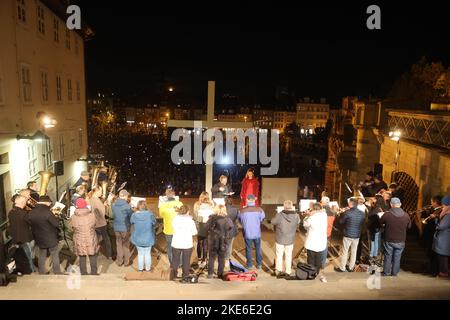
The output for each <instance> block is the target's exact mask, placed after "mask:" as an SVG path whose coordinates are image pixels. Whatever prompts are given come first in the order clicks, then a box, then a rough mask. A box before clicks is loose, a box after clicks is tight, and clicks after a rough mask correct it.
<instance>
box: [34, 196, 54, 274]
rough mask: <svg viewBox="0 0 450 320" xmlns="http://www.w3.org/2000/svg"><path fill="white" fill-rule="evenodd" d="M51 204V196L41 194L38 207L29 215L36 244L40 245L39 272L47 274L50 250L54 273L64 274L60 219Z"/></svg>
mask: <svg viewBox="0 0 450 320" xmlns="http://www.w3.org/2000/svg"><path fill="white" fill-rule="evenodd" d="M51 204H52V200H51V199H50V197H49V196H40V197H39V201H38V203H37V204H36V207H35V208H34V209H33V210H32V211H31V213H30V214H29V215H28V221H29V223H30V224H31V231H32V232H33V237H34V240H35V241H36V246H38V247H39V274H47V271H46V269H45V262H46V260H47V253H48V252H49V253H50V256H51V259H52V264H53V273H54V274H62V272H61V269H60V262H59V250H58V243H59V238H58V233H59V219H58V218H57V217H56V216H55V215H54V214H53V213H52V212H51V210H50V206H51Z"/></svg>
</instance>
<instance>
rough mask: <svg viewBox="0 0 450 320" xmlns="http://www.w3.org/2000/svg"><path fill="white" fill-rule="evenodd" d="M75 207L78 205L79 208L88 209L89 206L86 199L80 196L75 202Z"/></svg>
mask: <svg viewBox="0 0 450 320" xmlns="http://www.w3.org/2000/svg"><path fill="white" fill-rule="evenodd" d="M75 207H77V209H86V208H87V202H86V200H84V199H83V198H78V199H77V201H76V202H75Z"/></svg>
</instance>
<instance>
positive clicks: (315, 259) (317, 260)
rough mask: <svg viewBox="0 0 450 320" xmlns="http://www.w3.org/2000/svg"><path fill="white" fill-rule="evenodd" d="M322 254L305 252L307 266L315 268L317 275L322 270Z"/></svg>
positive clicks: (310, 251)
mask: <svg viewBox="0 0 450 320" xmlns="http://www.w3.org/2000/svg"><path fill="white" fill-rule="evenodd" d="M322 253H323V251H319V252H316V251H312V250H306V254H307V262H308V264H310V265H312V266H314V267H316V270H317V273H319V272H320V269H322Z"/></svg>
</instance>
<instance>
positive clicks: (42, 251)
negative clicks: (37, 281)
mask: <svg viewBox="0 0 450 320" xmlns="http://www.w3.org/2000/svg"><path fill="white" fill-rule="evenodd" d="M47 252H50V257H51V259H52V269H53V273H54V274H61V268H60V265H59V264H60V263H59V250H58V245H56V246H54V247H52V248H39V263H38V264H39V274H46V273H47V271H46V269H45V261H47Z"/></svg>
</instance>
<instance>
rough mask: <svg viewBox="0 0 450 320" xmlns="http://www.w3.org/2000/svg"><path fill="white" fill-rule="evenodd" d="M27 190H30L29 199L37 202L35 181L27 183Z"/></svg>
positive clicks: (37, 195)
mask: <svg viewBox="0 0 450 320" xmlns="http://www.w3.org/2000/svg"><path fill="white" fill-rule="evenodd" d="M27 189H28V190H30V197H31V198H33V199H34V200H35V201H36V202H37V201H38V200H39V193H38V192H37V183H36V181H29V182H28V183H27Z"/></svg>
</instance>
